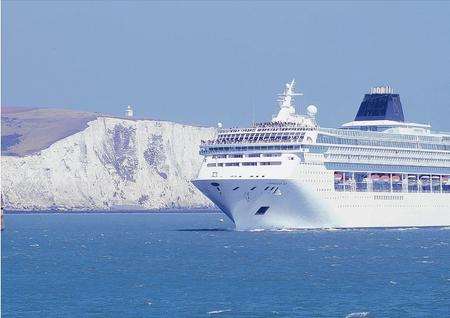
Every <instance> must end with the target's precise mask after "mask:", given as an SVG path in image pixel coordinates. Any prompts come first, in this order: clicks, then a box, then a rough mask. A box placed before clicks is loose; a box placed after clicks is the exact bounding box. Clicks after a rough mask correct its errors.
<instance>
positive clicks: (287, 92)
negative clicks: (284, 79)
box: [278, 78, 303, 108]
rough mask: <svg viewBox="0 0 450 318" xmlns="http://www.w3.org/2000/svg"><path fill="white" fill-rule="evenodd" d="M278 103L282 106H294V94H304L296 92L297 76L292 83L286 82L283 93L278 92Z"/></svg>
mask: <svg viewBox="0 0 450 318" xmlns="http://www.w3.org/2000/svg"><path fill="white" fill-rule="evenodd" d="M278 96H279V98H278V103H279V105H280V108H291V107H292V108H294V107H295V105H294V96H303V93H296V92H295V78H294V79H292V81H291V82H290V83H286V87H285V88H284V91H283V93H282V94H278Z"/></svg>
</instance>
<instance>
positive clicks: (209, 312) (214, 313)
mask: <svg viewBox="0 0 450 318" xmlns="http://www.w3.org/2000/svg"><path fill="white" fill-rule="evenodd" d="M229 311H231V309H221V310H212V311H208V315H217V314H221V313H224V312H229Z"/></svg>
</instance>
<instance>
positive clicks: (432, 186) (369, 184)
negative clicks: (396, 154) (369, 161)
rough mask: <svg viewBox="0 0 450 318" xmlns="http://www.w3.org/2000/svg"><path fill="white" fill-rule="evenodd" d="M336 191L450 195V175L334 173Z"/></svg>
mask: <svg viewBox="0 0 450 318" xmlns="http://www.w3.org/2000/svg"><path fill="white" fill-rule="evenodd" d="M334 189H335V190H336V191H349V192H352V191H357V192H406V193H417V192H421V193H430V192H433V193H441V192H442V193H450V175H435V174H402V173H382V172H353V171H352V172H349V171H335V172H334Z"/></svg>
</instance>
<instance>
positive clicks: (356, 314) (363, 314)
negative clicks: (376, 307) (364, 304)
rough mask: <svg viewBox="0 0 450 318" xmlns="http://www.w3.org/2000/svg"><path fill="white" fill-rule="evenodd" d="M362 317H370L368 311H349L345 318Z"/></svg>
mask: <svg viewBox="0 0 450 318" xmlns="http://www.w3.org/2000/svg"><path fill="white" fill-rule="evenodd" d="M360 317H369V312H368V311H361V312H352V313H349V314H348V315H347V316H345V318H360Z"/></svg>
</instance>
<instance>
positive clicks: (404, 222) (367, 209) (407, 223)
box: [194, 179, 450, 230]
mask: <svg viewBox="0 0 450 318" xmlns="http://www.w3.org/2000/svg"><path fill="white" fill-rule="evenodd" d="M214 182H217V183H219V184H220V191H218V190H217V187H215V186H212V185H211V183H214ZM194 184H195V185H196V186H197V188H199V189H200V190H201V191H202V192H203V193H204V194H205V195H206V196H207V197H208V198H210V199H211V201H213V202H214V203H215V204H216V205H217V206H218V207H219V208H220V209H221V210H222V211H223V212H224V213H225V214H226V215H227V216H228V217H229V218H230V219H231V220H232V221H233V222H234V223H235V225H236V229H238V230H250V229H279V228H299V229H303V228H362V227H421V226H447V225H450V202H449V198H448V196H449V195H448V194H443V193H442V194H440V193H398V194H397V193H386V192H371V193H368V192H365V193H355V192H349V193H345V192H337V191H334V190H333V191H316V190H315V189H313V186H311V185H310V184H306V183H302V182H300V181H297V180H294V179H291V180H286V179H283V180H281V179H265V180H252V179H247V180H242V179H235V180H215V179H210V180H195V181H194ZM255 186H256V188H255V189H254V190H250V189H252V188H253V187H255ZM268 186H269V188H268V189H267V190H264V189H266V187H268ZM236 187H239V188H238V189H236V190H233V189H235V188H236ZM272 187H276V188H277V187H278V189H277V192H276V193H273V190H272V191H271V190H270V189H271V188H272ZM261 207H269V208H268V209H267V211H266V212H265V213H264V214H257V211H258V209H260V208H261Z"/></svg>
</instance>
